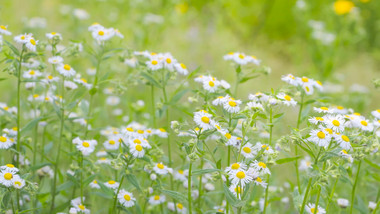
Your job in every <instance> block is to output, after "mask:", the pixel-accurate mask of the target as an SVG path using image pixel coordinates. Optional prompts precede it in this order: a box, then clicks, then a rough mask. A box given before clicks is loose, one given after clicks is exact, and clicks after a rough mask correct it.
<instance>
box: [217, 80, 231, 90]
mask: <svg viewBox="0 0 380 214" xmlns="http://www.w3.org/2000/svg"><path fill="white" fill-rule="evenodd" d="M219 85H220V86H222V88H224V89H229V88H231V85H230V84H229V83H228V82H227V81H225V80H220V81H219Z"/></svg>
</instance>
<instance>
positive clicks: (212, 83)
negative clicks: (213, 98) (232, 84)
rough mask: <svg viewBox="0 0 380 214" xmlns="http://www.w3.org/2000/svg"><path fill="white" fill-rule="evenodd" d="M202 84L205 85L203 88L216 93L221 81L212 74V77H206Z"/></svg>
mask: <svg viewBox="0 0 380 214" xmlns="http://www.w3.org/2000/svg"><path fill="white" fill-rule="evenodd" d="M202 85H203V89H205V90H206V91H208V92H211V93H214V92H215V91H216V90H217V89H218V86H219V85H220V82H219V81H218V80H216V79H215V78H214V77H211V76H210V77H207V78H204V81H203V82H202Z"/></svg>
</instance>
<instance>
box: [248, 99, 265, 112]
mask: <svg viewBox="0 0 380 214" xmlns="http://www.w3.org/2000/svg"><path fill="white" fill-rule="evenodd" d="M247 107H248V108H249V109H257V110H264V107H263V105H262V104H261V103H258V102H255V101H251V102H248V103H247Z"/></svg>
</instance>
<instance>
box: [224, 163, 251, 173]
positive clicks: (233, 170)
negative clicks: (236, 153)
mask: <svg viewBox="0 0 380 214" xmlns="http://www.w3.org/2000/svg"><path fill="white" fill-rule="evenodd" d="M240 170H247V165H246V164H245V163H240V162H238V163H233V164H231V165H230V166H228V167H226V169H225V170H224V171H225V172H226V173H228V174H235V173H236V172H238V171H240Z"/></svg>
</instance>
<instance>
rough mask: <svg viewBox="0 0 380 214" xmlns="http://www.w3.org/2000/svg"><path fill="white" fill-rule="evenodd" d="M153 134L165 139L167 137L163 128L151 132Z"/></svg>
mask: <svg viewBox="0 0 380 214" xmlns="http://www.w3.org/2000/svg"><path fill="white" fill-rule="evenodd" d="M153 134H155V135H158V136H159V137H161V138H167V137H168V132H167V131H166V130H165V129H164V128H159V129H155V130H153Z"/></svg>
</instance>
